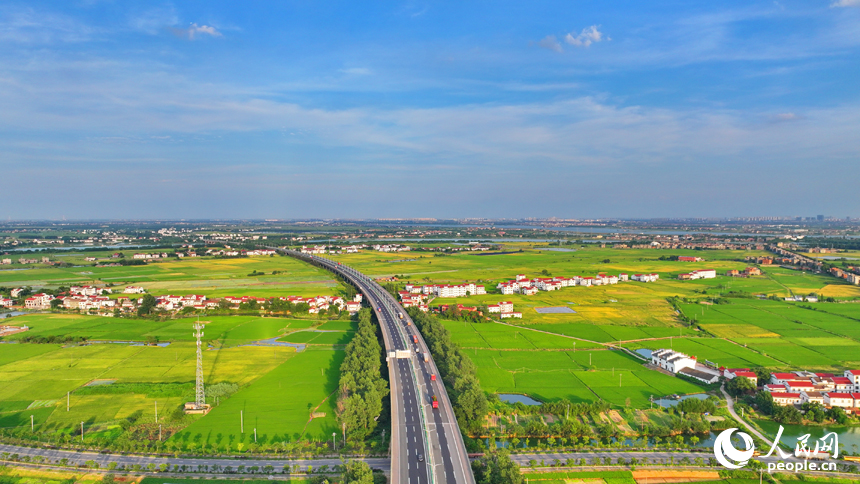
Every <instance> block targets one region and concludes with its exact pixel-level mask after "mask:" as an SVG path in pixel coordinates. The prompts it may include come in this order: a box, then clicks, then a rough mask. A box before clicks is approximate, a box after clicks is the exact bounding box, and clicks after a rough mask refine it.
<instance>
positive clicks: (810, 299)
mask: <svg viewBox="0 0 860 484" xmlns="http://www.w3.org/2000/svg"><path fill="white" fill-rule="evenodd" d="M785 300H786V301H787V302H803V301H806V302H811V303H817V302H818V296H799V295H798V296H788V297H787V298H785Z"/></svg>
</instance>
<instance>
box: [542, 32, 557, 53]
mask: <svg viewBox="0 0 860 484" xmlns="http://www.w3.org/2000/svg"><path fill="white" fill-rule="evenodd" d="M537 45H538V46H539V47H543V48H544V49H549V50H552V51H555V52H561V51H562V48H561V43H560V42H559V41H558V39H556V38H555V35H547V36H546V37H544V38H543V39H541V40H540V42H538V43H537Z"/></svg>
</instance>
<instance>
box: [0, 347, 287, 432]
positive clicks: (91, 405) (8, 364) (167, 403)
mask: <svg viewBox="0 0 860 484" xmlns="http://www.w3.org/2000/svg"><path fill="white" fill-rule="evenodd" d="M3 346H4V350H5V349H6V348H9V353H7V352H6V351H3V353H2V354H3V355H4V362H5V364H3V365H2V366H0V382H2V384H0V420H2V419H4V418H6V417H9V419H11V420H9V419H6V420H2V421H4V422H10V421H14V416H11V415H7V414H8V413H9V412H14V411H15V410H18V409H20V407H21V406H22V405H23V404H24V403H26V404H27V406H31V405H34V402H35V403H40V402H42V403H44V402H48V403H47V406H46V407H45V408H47V410H43V409H39V412H40V414H41V413H46V416H45V419H43V421H42V423H45V424H46V425H49V426H50V427H49V429H53V428H57V429H64V428H67V427H70V426H74V425H76V424H78V423H80V422H82V421H84V422H87V425H90V424H92V423H101V422H107V421H111V420H114V419H116V418H122V417H125V416H128V415H129V414H131V413H132V412H134V411H135V410H140V409H142V410H146V411H148V409H150V408H152V405H153V402H154V399H153V398H147V397H146V396H144V395H135V394H127V395H126V394H121V395H78V394H76V393H75V391H76V390H77V389H78V388H81V387H83V386H84V385H86V384H87V383H88V382H90V381H92V380H95V379H104V380H116V381H117V382H129V383H137V382H143V383H164V382H193V381H194V371H195V363H194V362H195V345H194V344H192V343H174V344H171V345H170V346H169V347H166V348H164V347H145V346H130V345H125V344H94V345H88V346H73V347H68V348H62V347H60V346H58V345H33V344H27V343H21V344H15V345H3ZM34 348H35V349H34ZM13 353H14V354H15V356H17V358H15V359H14V361H9V360H10V358H9V357H8V355H10V354H13ZM293 355H295V352H294V350H293V349H292V348H261V347H242V348H228V349H222V350H217V351H207V352H205V354H204V358H203V362H204V372H205V378H206V382H207V383H208V384H211V383H218V382H230V383H236V384H239V385H247V384H249V383H250V382H252V381H253V380H255V379H256V378H258V377H259V376H260V375H263V374H265V373H267V372H268V371H270V370H271V369H272V368H274V367H276V366H277V365H279V364H281V363H283V362H284V361H286V360H287V359H288V358H289V357H291V356H293ZM67 393H68V394H70V402H71V410H70V411H69V412H67V411H65V408H62V410H60V409H59V407H60V406H62V407H65V403H66V396H67ZM160 400H162V401H161V402H160V404H161V405H163V408H164V409H165V411H169V410H168V409H170V408H171V406H173V407H175V406H177V405H179V404H180V403H182V402H180V401H179V400H180V399H179V398H176V399H170V398H160ZM27 406H25V407H24V408H27ZM55 409H56V411H54V410H55ZM37 423H38V422H37ZM27 424H29V421H28V422H27Z"/></svg>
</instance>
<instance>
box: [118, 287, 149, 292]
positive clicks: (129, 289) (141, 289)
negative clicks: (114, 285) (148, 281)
mask: <svg viewBox="0 0 860 484" xmlns="http://www.w3.org/2000/svg"><path fill="white" fill-rule="evenodd" d="M122 292H123V294H143V293H145V292H146V289H144V288H142V287H140V286H126V288H125V289H123V290H122Z"/></svg>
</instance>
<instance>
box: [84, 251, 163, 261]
mask: <svg viewBox="0 0 860 484" xmlns="http://www.w3.org/2000/svg"><path fill="white" fill-rule="evenodd" d="M131 258H132V259H166V258H167V252H161V253H157V254H144V253H138V254H134V255H133V256H131ZM93 260H95V258H93Z"/></svg>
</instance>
